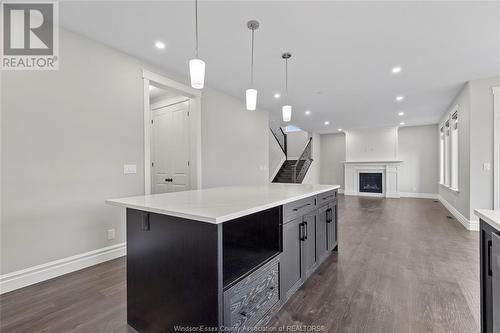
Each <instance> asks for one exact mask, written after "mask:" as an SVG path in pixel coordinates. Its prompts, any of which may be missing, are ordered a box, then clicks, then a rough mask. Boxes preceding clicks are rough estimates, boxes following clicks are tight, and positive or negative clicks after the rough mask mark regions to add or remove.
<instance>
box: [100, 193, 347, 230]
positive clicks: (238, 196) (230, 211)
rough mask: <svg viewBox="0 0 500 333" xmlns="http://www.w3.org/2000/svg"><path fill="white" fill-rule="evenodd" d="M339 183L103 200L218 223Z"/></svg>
mask: <svg viewBox="0 0 500 333" xmlns="http://www.w3.org/2000/svg"><path fill="white" fill-rule="evenodd" d="M339 187H340V186H339V185H306V184H268V185H262V186H234V187H216V188H210V189H204V190H193V191H183V192H174V193H164V194H152V195H141V196H136V197H129V198H122V199H110V200H106V203H107V204H110V205H114V206H120V207H127V208H133V209H137V210H142V211H147V212H152V213H158V214H163V215H170V216H176V217H182V218H186V219H191V220H198V221H203V222H209V223H215V224H218V223H222V222H225V221H229V220H232V219H235V218H238V217H241V216H245V215H249V214H252V213H256V212H260V211H262V210H265V209H269V208H272V207H276V206H281V205H284V204H286V203H289V202H293V201H296V200H300V199H303V198H307V197H310V196H313V195H316V194H320V193H323V192H327V191H331V190H335V189H338V188H339Z"/></svg>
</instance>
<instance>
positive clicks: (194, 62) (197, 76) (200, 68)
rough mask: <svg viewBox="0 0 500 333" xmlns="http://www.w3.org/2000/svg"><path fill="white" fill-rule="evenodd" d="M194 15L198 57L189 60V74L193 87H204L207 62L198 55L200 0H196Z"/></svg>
mask: <svg viewBox="0 0 500 333" xmlns="http://www.w3.org/2000/svg"><path fill="white" fill-rule="evenodd" d="M194 16H195V22H196V23H195V30H196V57H195V58H194V59H191V60H189V74H190V76H191V87H193V88H195V89H203V85H204V84H205V62H204V61H203V60H201V59H200V58H199V57H198V0H195V1H194Z"/></svg>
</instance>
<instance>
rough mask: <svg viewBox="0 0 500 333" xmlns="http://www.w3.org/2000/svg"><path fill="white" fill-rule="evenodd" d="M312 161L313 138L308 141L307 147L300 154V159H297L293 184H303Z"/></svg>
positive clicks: (293, 171) (293, 167)
mask: <svg viewBox="0 0 500 333" xmlns="http://www.w3.org/2000/svg"><path fill="white" fill-rule="evenodd" d="M312 161H313V159H312V138H309V141H307V145H306V147H305V148H304V150H303V151H302V154H300V157H299V158H298V159H297V161H296V162H295V164H294V165H293V166H292V182H293V183H302V180H304V177H305V175H306V173H307V170H308V169H309V166H310V165H311V163H312Z"/></svg>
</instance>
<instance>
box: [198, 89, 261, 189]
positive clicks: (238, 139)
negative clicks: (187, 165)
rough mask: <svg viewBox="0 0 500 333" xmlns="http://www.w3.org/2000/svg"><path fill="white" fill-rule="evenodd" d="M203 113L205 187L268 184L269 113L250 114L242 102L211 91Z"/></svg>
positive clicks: (207, 92) (206, 92) (205, 97)
mask: <svg viewBox="0 0 500 333" xmlns="http://www.w3.org/2000/svg"><path fill="white" fill-rule="evenodd" d="M201 113H202V114H201V140H202V141H201V142H202V151H201V152H202V183H203V187H205V188H207V187H217V186H226V185H251V184H265V183H267V182H268V181H269V171H268V168H269V152H268V151H269V134H268V132H269V119H268V113H267V112H264V111H260V110H257V111H247V110H246V107H245V105H244V102H242V101H241V100H238V99H236V98H233V97H230V96H227V95H225V94H223V93H221V92H218V91H215V90H213V89H210V88H207V89H204V90H203V97H202V103H201Z"/></svg>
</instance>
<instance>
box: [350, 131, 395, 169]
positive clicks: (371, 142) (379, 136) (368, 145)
mask: <svg viewBox="0 0 500 333" xmlns="http://www.w3.org/2000/svg"><path fill="white" fill-rule="evenodd" d="M345 137H346V139H345V140H346V160H347V161H381V160H395V159H397V158H398V156H397V154H398V129H397V127H387V128H373V129H359V130H349V131H346V133H345Z"/></svg>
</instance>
